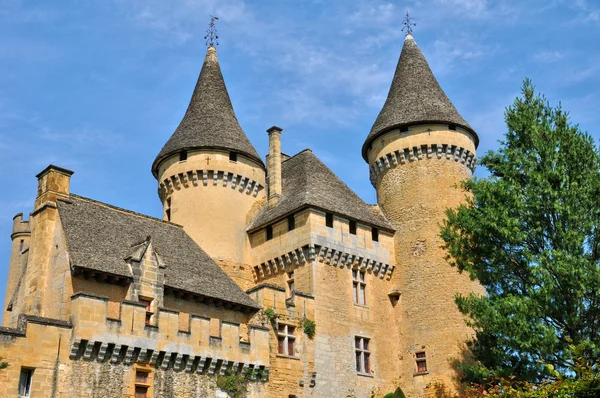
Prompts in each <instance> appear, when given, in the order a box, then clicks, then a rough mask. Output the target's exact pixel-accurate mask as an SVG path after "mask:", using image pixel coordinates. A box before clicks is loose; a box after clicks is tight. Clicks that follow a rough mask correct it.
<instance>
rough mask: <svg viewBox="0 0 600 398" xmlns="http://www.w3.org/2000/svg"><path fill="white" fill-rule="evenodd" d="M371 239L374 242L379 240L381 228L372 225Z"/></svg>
mask: <svg viewBox="0 0 600 398" xmlns="http://www.w3.org/2000/svg"><path fill="white" fill-rule="evenodd" d="M371 240H372V241H373V242H379V229H378V228H375V227H371Z"/></svg>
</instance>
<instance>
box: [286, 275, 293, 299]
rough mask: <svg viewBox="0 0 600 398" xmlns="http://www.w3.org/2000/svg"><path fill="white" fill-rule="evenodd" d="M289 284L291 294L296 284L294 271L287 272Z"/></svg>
mask: <svg viewBox="0 0 600 398" xmlns="http://www.w3.org/2000/svg"><path fill="white" fill-rule="evenodd" d="M287 277H288V279H287V286H288V293H289V295H290V296H291V295H292V294H293V292H294V290H295V285H294V271H292V272H288V273H287Z"/></svg>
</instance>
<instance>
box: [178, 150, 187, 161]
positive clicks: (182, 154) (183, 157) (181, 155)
mask: <svg viewBox="0 0 600 398" xmlns="http://www.w3.org/2000/svg"><path fill="white" fill-rule="evenodd" d="M184 160H187V151H181V152H179V161H180V162H183V161H184Z"/></svg>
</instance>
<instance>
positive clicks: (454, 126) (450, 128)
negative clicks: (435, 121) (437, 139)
mask: <svg viewBox="0 0 600 398" xmlns="http://www.w3.org/2000/svg"><path fill="white" fill-rule="evenodd" d="M448 130H453V131H454V130H456V125H455V124H451V125H449V126H448Z"/></svg>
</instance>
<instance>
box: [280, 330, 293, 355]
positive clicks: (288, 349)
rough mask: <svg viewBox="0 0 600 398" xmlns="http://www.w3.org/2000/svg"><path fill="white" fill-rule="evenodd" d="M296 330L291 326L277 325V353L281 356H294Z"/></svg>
mask: <svg viewBox="0 0 600 398" xmlns="http://www.w3.org/2000/svg"><path fill="white" fill-rule="evenodd" d="M295 329H296V328H295V327H293V326H291V325H285V324H279V325H277V340H278V344H277V347H278V350H277V351H278V353H279V354H280V355H287V356H289V357H293V356H294V343H295V342H296V336H294V331H295Z"/></svg>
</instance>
